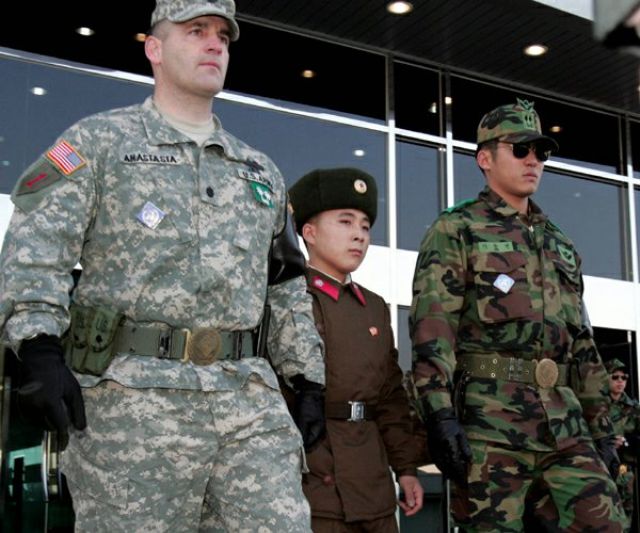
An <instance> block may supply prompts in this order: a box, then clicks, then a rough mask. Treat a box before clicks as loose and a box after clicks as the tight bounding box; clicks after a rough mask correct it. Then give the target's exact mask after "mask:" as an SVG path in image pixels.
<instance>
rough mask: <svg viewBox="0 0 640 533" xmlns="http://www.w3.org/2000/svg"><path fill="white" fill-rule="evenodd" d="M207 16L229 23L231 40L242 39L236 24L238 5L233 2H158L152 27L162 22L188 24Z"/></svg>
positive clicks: (166, 0) (194, 0)
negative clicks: (225, 20)
mask: <svg viewBox="0 0 640 533" xmlns="http://www.w3.org/2000/svg"><path fill="white" fill-rule="evenodd" d="M205 15H216V16H218V17H223V18H225V19H227V20H228V21H229V30H230V31H231V40H232V41H237V40H238V37H240V28H239V27H238V23H237V22H236V19H235V15H236V4H235V2H234V1H233V0H156V8H155V9H154V10H153V13H152V14H151V26H152V27H153V26H154V25H156V24H157V23H158V22H160V21H161V20H164V19H167V20H169V21H171V22H186V21H187V20H191V19H194V18H196V17H203V16H205Z"/></svg>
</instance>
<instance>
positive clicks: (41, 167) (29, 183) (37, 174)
mask: <svg viewBox="0 0 640 533" xmlns="http://www.w3.org/2000/svg"><path fill="white" fill-rule="evenodd" d="M61 179H62V176H61V175H60V173H59V172H56V170H54V169H53V168H51V165H50V164H49V162H47V161H43V160H40V164H38V165H35V166H34V167H33V168H31V169H29V172H27V173H26V174H25V175H24V176H22V178H21V179H20V181H19V182H18V184H17V185H16V190H15V193H14V194H15V196H21V195H23V194H32V193H34V192H38V191H41V190H42V189H46V188H47V187H49V185H53V184H54V183H55V182H57V181H59V180H61Z"/></svg>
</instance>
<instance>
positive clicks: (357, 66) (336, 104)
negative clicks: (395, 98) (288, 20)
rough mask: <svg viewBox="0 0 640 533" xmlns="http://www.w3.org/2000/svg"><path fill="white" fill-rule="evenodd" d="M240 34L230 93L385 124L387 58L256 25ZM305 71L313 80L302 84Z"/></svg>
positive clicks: (229, 80) (233, 48)
mask: <svg viewBox="0 0 640 533" xmlns="http://www.w3.org/2000/svg"><path fill="white" fill-rule="evenodd" d="M241 32H242V38H241V39H239V40H238V41H237V42H234V43H233V44H232V45H231V49H230V50H231V60H230V62H229V71H228V74H227V81H226V83H225V87H226V88H227V89H229V90H232V91H239V92H242V93H247V94H255V95H259V96H266V97H269V98H277V99H280V100H287V101H290V102H297V103H300V104H306V105H309V106H314V107H317V108H324V109H331V110H335V111H340V112H343V113H349V114H352V115H359V116H362V117H370V118H373V119H378V120H380V121H382V120H384V119H385V117H386V108H385V76H386V74H385V58H384V57H383V56H381V55H378V54H373V53H369V52H364V51H362V50H356V49H354V48H350V47H347V46H341V45H338V44H332V43H328V42H325V41H321V40H318V39H312V38H309V37H303V36H302V35H296V34H293V33H289V32H284V31H278V30H274V29H271V28H266V27H264V26H258V25H256V24H250V23H243V24H242V28H241ZM304 70H312V71H314V72H315V74H316V75H315V77H313V78H304V77H303V76H302V72H303V71H304Z"/></svg>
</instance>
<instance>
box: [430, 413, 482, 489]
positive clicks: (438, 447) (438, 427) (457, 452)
mask: <svg viewBox="0 0 640 533" xmlns="http://www.w3.org/2000/svg"><path fill="white" fill-rule="evenodd" d="M427 443H428V446H429V453H430V454H431V458H432V459H433V462H434V463H435V464H436V466H437V467H438V469H439V470H440V471H441V472H442V474H443V475H444V476H445V477H446V478H449V479H451V480H452V481H455V482H456V483H458V484H459V485H463V486H464V485H466V484H467V471H468V467H469V462H470V461H471V448H470V447H469V442H468V441H467V436H466V435H465V433H464V430H463V429H462V426H461V425H460V422H459V421H458V419H457V418H456V415H455V413H454V411H453V408H445V409H440V410H439V411H436V412H435V413H433V414H431V415H430V416H428V417H427Z"/></svg>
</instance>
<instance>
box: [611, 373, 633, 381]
mask: <svg viewBox="0 0 640 533" xmlns="http://www.w3.org/2000/svg"><path fill="white" fill-rule="evenodd" d="M611 379H612V380H614V381H627V380H628V379H629V376H628V375H627V374H616V375H615V376H611Z"/></svg>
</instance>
